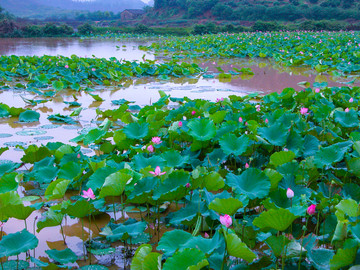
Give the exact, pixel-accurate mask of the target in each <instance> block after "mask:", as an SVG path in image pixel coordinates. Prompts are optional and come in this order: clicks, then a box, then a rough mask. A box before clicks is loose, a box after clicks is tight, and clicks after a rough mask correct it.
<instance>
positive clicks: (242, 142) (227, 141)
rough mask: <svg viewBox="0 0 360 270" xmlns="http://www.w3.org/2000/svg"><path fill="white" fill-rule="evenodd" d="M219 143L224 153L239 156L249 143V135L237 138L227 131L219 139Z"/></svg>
mask: <svg viewBox="0 0 360 270" xmlns="http://www.w3.org/2000/svg"><path fill="white" fill-rule="evenodd" d="M219 143H220V146H221V149H222V150H223V151H224V153H225V154H227V155H231V154H234V155H235V156H240V155H241V154H243V153H244V152H245V151H246V149H247V147H248V145H249V137H248V136H246V135H242V136H241V137H239V138H238V137H236V136H235V134H232V133H227V134H226V135H224V136H223V137H222V138H221V139H220V140H219Z"/></svg>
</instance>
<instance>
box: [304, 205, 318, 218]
mask: <svg viewBox="0 0 360 270" xmlns="http://www.w3.org/2000/svg"><path fill="white" fill-rule="evenodd" d="M315 208H316V204H312V205H310V206H309V207H308V209H307V210H306V213H308V215H313V214H315Z"/></svg>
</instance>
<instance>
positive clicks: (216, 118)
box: [209, 111, 227, 124]
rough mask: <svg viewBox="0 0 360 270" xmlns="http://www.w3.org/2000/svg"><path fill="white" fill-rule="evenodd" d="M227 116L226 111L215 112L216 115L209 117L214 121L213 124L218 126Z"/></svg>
mask: <svg viewBox="0 0 360 270" xmlns="http://www.w3.org/2000/svg"><path fill="white" fill-rule="evenodd" d="M226 114H227V111H217V112H216V113H213V114H211V115H210V116H209V117H210V119H211V120H213V121H214V123H215V124H220V123H221V122H222V121H224V118H225V116H226Z"/></svg>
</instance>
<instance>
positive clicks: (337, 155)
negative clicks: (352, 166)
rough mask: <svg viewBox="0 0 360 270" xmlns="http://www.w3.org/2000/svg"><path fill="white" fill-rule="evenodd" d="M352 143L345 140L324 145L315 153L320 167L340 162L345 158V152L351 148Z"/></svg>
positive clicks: (316, 162) (316, 161) (315, 160)
mask: <svg viewBox="0 0 360 270" xmlns="http://www.w3.org/2000/svg"><path fill="white" fill-rule="evenodd" d="M351 145H352V143H351V142H343V143H336V144H333V145H331V146H327V147H322V148H320V150H319V152H317V154H316V155H315V159H314V162H315V164H317V166H319V167H323V166H329V165H331V164H332V163H335V162H339V161H340V160H342V159H343V158H344V155H345V153H346V152H347V151H348V150H349V148H350V147H351Z"/></svg>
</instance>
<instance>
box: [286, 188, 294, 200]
mask: <svg viewBox="0 0 360 270" xmlns="http://www.w3.org/2000/svg"><path fill="white" fill-rule="evenodd" d="M286 197H288V199H292V198H293V197H294V191H293V190H292V189H291V188H288V189H287V191H286Z"/></svg>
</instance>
